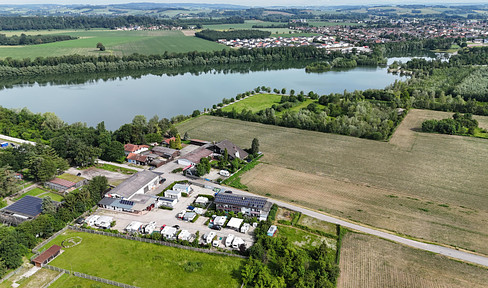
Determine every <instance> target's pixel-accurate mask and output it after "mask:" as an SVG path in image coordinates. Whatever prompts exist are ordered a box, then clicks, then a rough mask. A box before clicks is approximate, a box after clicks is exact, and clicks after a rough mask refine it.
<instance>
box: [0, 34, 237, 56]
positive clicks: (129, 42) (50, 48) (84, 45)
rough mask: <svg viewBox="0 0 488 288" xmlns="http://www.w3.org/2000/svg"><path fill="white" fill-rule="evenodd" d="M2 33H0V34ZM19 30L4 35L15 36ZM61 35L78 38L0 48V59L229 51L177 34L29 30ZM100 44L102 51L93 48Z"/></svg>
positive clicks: (217, 45)
mask: <svg viewBox="0 0 488 288" xmlns="http://www.w3.org/2000/svg"><path fill="white" fill-rule="evenodd" d="M2 33H3V32H2ZM19 33H22V32H21V31H17V32H8V33H7V34H19ZM48 33H50V34H64V35H71V36H77V37H79V39H76V40H69V41H61V42H55V43H47V44H41V45H26V46H0V58H6V57H12V58H26V57H30V58H35V57H48V56H59V55H70V54H80V55H110V54H115V55H119V56H122V55H130V54H133V53H139V54H163V53H164V52H165V51H168V52H170V53H171V52H188V51H195V50H197V51H215V50H222V49H229V48H227V47H226V46H225V45H221V44H218V43H216V42H212V41H207V40H204V39H200V38H197V37H192V36H185V35H184V34H183V33H182V32H181V31H113V30H86V31H85V30H77V31H75V30H64V31H63V30H62V31H33V32H31V33H29V34H48ZM98 42H101V43H103V45H104V46H105V47H106V49H107V50H106V51H103V52H102V51H99V50H98V49H96V45H97V43H98Z"/></svg>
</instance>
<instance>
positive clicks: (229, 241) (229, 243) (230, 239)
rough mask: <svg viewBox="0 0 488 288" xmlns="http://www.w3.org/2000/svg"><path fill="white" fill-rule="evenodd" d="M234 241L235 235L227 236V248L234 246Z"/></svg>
mask: <svg viewBox="0 0 488 288" xmlns="http://www.w3.org/2000/svg"><path fill="white" fill-rule="evenodd" d="M233 240H234V235H233V234H229V235H227V238H225V247H230V246H232V241H233Z"/></svg>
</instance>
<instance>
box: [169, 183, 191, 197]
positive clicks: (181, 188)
mask: <svg viewBox="0 0 488 288" xmlns="http://www.w3.org/2000/svg"><path fill="white" fill-rule="evenodd" d="M173 190H174V191H178V192H181V193H187V194H188V195H190V194H191V191H192V190H193V189H191V186H190V185H187V184H175V186H173Z"/></svg>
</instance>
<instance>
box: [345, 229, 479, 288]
mask: <svg viewBox="0 0 488 288" xmlns="http://www.w3.org/2000/svg"><path fill="white" fill-rule="evenodd" d="M340 259H341V260H340V268H341V275H340V276H339V281H338V285H337V287H339V288H356V287H362V288H369V287H371V288H376V287H395V288H410V287H426V288H444V287H486V283H488V270H487V269H485V268H480V267H476V266H473V265H469V264H465V263H461V262H457V261H452V260H450V259H448V258H447V257H444V256H440V255H435V254H432V253H429V252H425V251H421V250H417V249H413V248H410V247H406V246H403V245H400V244H396V243H392V242H389V241H386V240H382V239H380V238H376V237H374V236H369V235H363V234H357V233H347V234H346V236H345V237H344V239H343V242H342V248H341V258H340Z"/></svg>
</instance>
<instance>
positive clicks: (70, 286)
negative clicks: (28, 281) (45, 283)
mask: <svg viewBox="0 0 488 288" xmlns="http://www.w3.org/2000/svg"><path fill="white" fill-rule="evenodd" d="M49 287H51V288H111V287H112V288H113V287H115V286H112V285H108V284H105V283H101V282H97V281H93V280H88V279H85V278H80V277H76V276H72V275H68V274H64V275H63V276H61V277H60V278H59V279H58V280H56V281H55V282H54V283H53V284H51V286H49Z"/></svg>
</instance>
